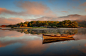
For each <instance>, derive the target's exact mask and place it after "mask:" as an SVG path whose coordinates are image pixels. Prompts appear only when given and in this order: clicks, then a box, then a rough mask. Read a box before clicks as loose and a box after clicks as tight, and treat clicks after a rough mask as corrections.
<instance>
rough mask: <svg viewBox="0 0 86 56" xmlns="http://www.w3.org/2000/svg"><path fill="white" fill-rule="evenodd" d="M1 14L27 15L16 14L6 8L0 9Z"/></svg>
mask: <svg viewBox="0 0 86 56" xmlns="http://www.w3.org/2000/svg"><path fill="white" fill-rule="evenodd" d="M0 14H10V15H26V14H25V12H14V11H11V10H8V9H6V8H0Z"/></svg>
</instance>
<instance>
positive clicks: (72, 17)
mask: <svg viewBox="0 0 86 56" xmlns="http://www.w3.org/2000/svg"><path fill="white" fill-rule="evenodd" d="M38 20H39V21H64V20H86V15H78V14H73V15H68V16H62V17H41V18H37V19H28V20H27V21H38Z"/></svg>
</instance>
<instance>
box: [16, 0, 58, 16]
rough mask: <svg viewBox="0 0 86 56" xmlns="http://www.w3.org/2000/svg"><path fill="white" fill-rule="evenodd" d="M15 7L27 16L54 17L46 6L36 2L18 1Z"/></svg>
mask: <svg viewBox="0 0 86 56" xmlns="http://www.w3.org/2000/svg"><path fill="white" fill-rule="evenodd" d="M17 6H18V7H20V8H22V9H24V10H25V11H26V12H27V13H28V14H29V15H36V16H40V15H42V16H56V15H55V14H54V13H53V12H52V11H51V9H50V8H49V7H47V5H44V4H42V3H38V2H30V1H25V2H21V1H19V2H18V3H17Z"/></svg>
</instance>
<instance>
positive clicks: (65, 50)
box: [0, 28, 86, 56]
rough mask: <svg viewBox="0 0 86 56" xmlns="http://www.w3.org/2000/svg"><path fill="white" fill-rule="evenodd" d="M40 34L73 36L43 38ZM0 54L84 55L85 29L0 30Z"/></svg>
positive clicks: (16, 55)
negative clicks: (66, 36)
mask: <svg viewBox="0 0 86 56" xmlns="http://www.w3.org/2000/svg"><path fill="white" fill-rule="evenodd" d="M42 34H45V35H46V34H55V35H56V34H66V35H74V36H72V37H71V38H53V39H50V38H49V39H43V38H42V37H43V35H42ZM54 37H55V36H54ZM42 43H43V44H42ZM45 43H48V44H45ZM0 55H1V56H4V55H5V56H8V55H14V56H19V55H22V56H25V55H34V56H36V55H37V56H38V55H43V56H48V55H56V56H57V55H58V56H63V55H65V56H70V55H71V56H85V55H86V29H83V28H82V29H42V30H41V29H39V30H35V29H9V30H0Z"/></svg>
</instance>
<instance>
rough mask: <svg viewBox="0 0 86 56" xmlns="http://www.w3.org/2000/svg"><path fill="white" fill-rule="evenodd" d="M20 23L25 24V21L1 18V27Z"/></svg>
mask: <svg viewBox="0 0 86 56" xmlns="http://www.w3.org/2000/svg"><path fill="white" fill-rule="evenodd" d="M20 22H24V20H23V19H21V18H9V19H6V18H0V25H2V24H16V23H20Z"/></svg>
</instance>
